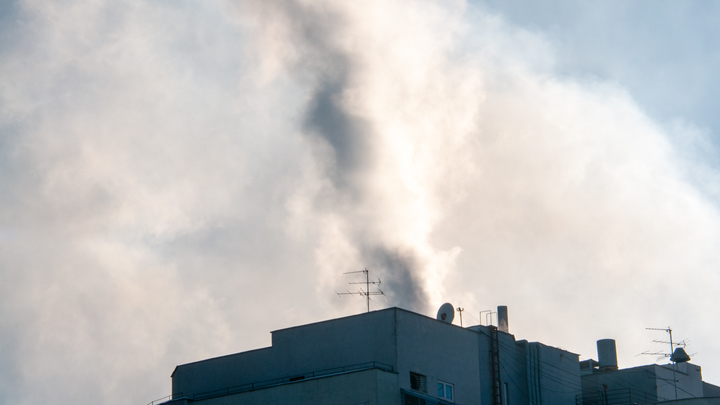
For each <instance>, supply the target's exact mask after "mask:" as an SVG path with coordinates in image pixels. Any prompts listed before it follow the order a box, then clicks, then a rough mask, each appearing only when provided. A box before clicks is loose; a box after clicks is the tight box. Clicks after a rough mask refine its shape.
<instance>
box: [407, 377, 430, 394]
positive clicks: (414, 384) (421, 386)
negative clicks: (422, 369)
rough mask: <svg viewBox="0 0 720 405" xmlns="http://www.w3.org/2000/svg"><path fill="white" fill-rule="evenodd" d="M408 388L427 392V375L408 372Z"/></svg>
mask: <svg viewBox="0 0 720 405" xmlns="http://www.w3.org/2000/svg"><path fill="white" fill-rule="evenodd" d="M410 388H412V389H414V390H415V391H420V392H427V377H425V376H424V375H422V374H418V373H413V372H411V373H410Z"/></svg>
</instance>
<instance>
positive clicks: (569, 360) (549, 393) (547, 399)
mask: <svg viewBox="0 0 720 405" xmlns="http://www.w3.org/2000/svg"><path fill="white" fill-rule="evenodd" d="M531 344H533V345H537V346H538V352H539V357H540V363H539V374H540V387H541V395H542V400H541V402H540V403H542V404H557V405H574V404H575V397H576V396H577V395H579V394H581V393H582V382H581V378H580V362H579V356H578V355H577V354H574V353H570V352H567V351H565V350H561V349H558V348H555V347H550V346H546V345H543V344H541V343H531Z"/></svg>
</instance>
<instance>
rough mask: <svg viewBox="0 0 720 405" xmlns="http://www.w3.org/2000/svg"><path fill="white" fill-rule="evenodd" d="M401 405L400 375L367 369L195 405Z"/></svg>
mask: <svg viewBox="0 0 720 405" xmlns="http://www.w3.org/2000/svg"><path fill="white" fill-rule="evenodd" d="M289 403H292V404H300V405H304V404H307V405H359V404H364V405H400V388H399V387H398V375H397V374H395V373H388V372H384V371H381V370H376V369H374V370H365V371H358V372H354V373H347V374H341V375H337V376H331V377H325V378H318V379H313V380H307V381H299V382H295V383H292V384H286V385H280V386H276V387H270V388H265V389H260V390H256V391H250V392H244V393H240V394H234V395H227V396H222V397H217V398H210V399H205V400H201V401H194V402H193V404H196V405H287V404H289Z"/></svg>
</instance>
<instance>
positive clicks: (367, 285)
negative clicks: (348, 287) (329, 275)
mask: <svg viewBox="0 0 720 405" xmlns="http://www.w3.org/2000/svg"><path fill="white" fill-rule="evenodd" d="M355 273H363V274H365V281H364V282H362V281H360V282H352V283H348V284H365V291H363V289H362V288H360V289H359V290H358V292H350V291H348V292H344V293H339V292H337V291H335V293H336V294H337V295H359V296H361V297H365V298H366V299H367V310H368V312H370V296H371V295H382V296H384V295H385V293H384V292H383V291H382V290H381V289H380V284H381V283H382V281H380V278H378V279H377V281H370V270H368V269H367V267H366V268H365V269H364V270H358V271H348V272H347V273H343V274H355ZM370 284H373V285H375V288H377V291H370ZM385 299H387V297H385Z"/></svg>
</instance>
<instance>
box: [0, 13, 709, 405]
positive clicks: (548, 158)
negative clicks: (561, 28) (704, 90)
mask: <svg viewBox="0 0 720 405" xmlns="http://www.w3.org/2000/svg"><path fill="white" fill-rule="evenodd" d="M13 12H14V13H16V16H17V17H16V18H15V20H14V22H13V24H12V25H11V28H8V29H5V30H4V31H3V32H2V41H3V42H4V43H10V42H12V43H13V44H14V45H13V46H8V47H0V49H5V50H4V51H2V53H1V54H0V77H2V79H0V80H1V82H0V130H1V131H2V133H3V136H2V140H1V141H0V142H1V143H0V154H1V155H2V159H1V160H0V161H1V162H2V163H0V178H1V179H3V181H2V182H0V190H2V191H3V195H4V197H3V198H2V199H0V243H2V250H0V252H1V254H0V266H2V273H1V274H0V276H1V277H2V283H0V294H2V296H3V305H2V307H1V309H0V311H1V314H2V315H1V316H0V343H1V344H2V347H5V348H9V350H6V351H3V354H2V355H0V356H2V362H3V364H7V365H8V366H6V367H3V370H2V371H0V401H2V402H14V403H20V404H23V403H37V402H41V401H45V402H49V401H53V402H71V401H72V402H82V401H84V400H85V401H87V402H90V401H92V402H97V401H102V402H105V403H119V402H123V403H125V402H127V401H128V399H130V400H131V401H133V402H138V403H143V401H145V402H144V403H146V402H149V401H150V400H152V399H154V398H155V397H160V396H162V395H165V394H167V393H169V379H168V376H169V374H170V372H171V371H172V367H174V365H176V364H180V363H184V362H188V361H193V360H198V359H202V358H205V357H209V356H214V355H221V354H225V353H228V352H233V351H239V350H245V349H249V348H255V347H258V346H262V345H267V344H268V343H269V342H268V340H267V332H268V331H269V330H273V329H277V328H281V327H287V326H292V325H296V324H301V323H306V322H310V321H315V320H321V319H327V318H329V317H332V316H337V315H342V314H350V313H356V312H359V311H362V310H363V308H364V303H363V302H360V301H359V300H353V299H339V298H337V297H335V296H333V292H332V291H333V290H334V289H338V290H341V289H343V288H344V283H346V282H347V281H354V280H353V279H350V278H347V277H346V276H343V275H342V273H343V272H346V271H354V270H360V269H362V268H364V267H368V268H370V269H371V271H372V272H373V273H372V274H374V275H376V276H379V277H381V278H382V280H383V288H384V289H385V291H386V293H387V298H388V301H384V300H382V299H380V300H374V301H373V308H380V307H384V306H393V305H398V306H402V307H406V308H410V309H415V310H419V311H422V312H423V313H426V314H429V315H432V313H433V311H434V308H435V307H436V306H437V305H439V304H440V303H442V302H444V301H448V300H450V301H451V302H453V303H454V304H456V305H461V306H463V307H465V308H466V310H467V312H466V314H468V315H469V316H473V315H472V314H473V313H475V314H477V311H479V310H483V309H489V308H492V307H494V306H495V305H502V304H507V305H509V306H510V316H511V319H510V328H511V331H513V332H515V333H517V335H518V337H520V338H529V339H538V340H541V341H543V342H545V343H548V344H553V345H561V346H564V347H565V348H567V349H569V350H571V351H577V352H580V353H581V354H582V355H583V356H584V357H592V356H594V341H595V340H596V339H599V338H604V337H614V338H617V339H618V348H619V352H620V360H621V365H628V364H622V363H623V361H628V362H629V361H635V362H638V361H639V362H645V361H649V360H647V359H639V360H638V359H632V355H634V354H636V353H637V352H639V351H641V350H644V349H646V347H645V346H642V345H646V344H647V342H649V341H650V340H651V338H654V337H656V336H652V335H650V336H648V335H647V334H645V333H644V330H643V328H644V327H646V326H665V325H666V324H672V325H673V326H674V328H676V330H681V331H683V333H687V334H688V335H690V336H692V337H693V342H694V344H695V347H696V348H697V349H698V350H701V351H702V352H701V354H699V355H698V356H697V358H696V359H697V360H698V363H699V364H703V361H707V363H708V364H712V363H714V362H716V361H714V360H716V359H715V358H713V357H712V355H710V354H709V353H712V352H713V351H716V350H715V349H716V348H717V346H716V345H717V344H716V343H714V342H713V340H712V339H711V336H712V334H713V332H714V330H713V327H712V319H713V318H712V313H711V311H710V308H713V307H714V306H716V305H717V299H716V297H714V296H713V292H712V291H711V290H710V288H709V287H708V286H712V285H717V281H718V280H717V276H716V275H715V274H714V273H713V271H712V269H713V267H712V266H713V265H714V263H717V259H718V257H717V256H718V254H717V253H716V252H715V251H714V250H715V249H714V247H715V246H717V245H718V242H719V241H720V235H719V234H718V232H719V230H720V226H718V225H719V224H720V221H719V220H718V212H717V206H716V205H715V204H714V203H713V202H712V196H713V195H716V192H717V191H716V190H713V189H712V184H714V183H713V179H716V178H717V174H716V172H715V171H714V170H712V169H709V168H708V167H706V166H703V165H702V164H701V163H698V162H696V161H694V160H693V159H694V158H695V157H697V156H698V154H697V152H696V149H694V148H695V146H694V145H697V142H695V141H690V142H687V145H689V146H687V145H686V146H683V147H682V148H679V147H678V144H679V143H683V142H677V141H676V140H677V139H683V137H685V136H686V134H690V135H692V136H696V137H697V136H698V135H697V131H695V130H693V129H692V124H682V125H677V126H675V127H673V128H665V127H662V126H660V125H659V124H657V123H654V122H653V121H652V120H650V119H649V118H647V117H646V116H645V115H644V114H643V112H642V109H641V108H640V107H639V106H637V105H636V104H635V102H634V101H633V99H632V98H631V97H630V96H629V95H628V94H627V93H626V92H625V91H623V89H621V88H618V87H617V86H615V85H612V84H608V83H602V82H598V81H593V80H590V79H588V80H579V79H574V80H570V79H567V78H562V77H559V76H558V75H556V74H554V72H553V66H554V62H553V55H552V44H550V43H548V41H547V40H545V39H544V38H543V37H542V36H540V35H538V34H535V33H531V32H528V31H524V30H522V29H519V28H517V27H512V26H509V25H508V24H506V23H504V22H503V21H502V19H501V18H499V17H497V16H492V15H487V14H483V13H480V12H479V11H477V10H475V9H473V8H472V7H468V6H466V5H464V4H463V3H460V2H433V1H420V0H416V1H411V0H403V1H373V2H363V3H362V4H360V3H353V2H330V1H322V0H317V1H300V0H298V1H290V0H288V1H274V2H270V3H268V2H253V1H245V2H240V3H230V2H201V3H200V2H198V3H193V2H190V3H187V4H184V5H177V4H170V3H168V4H164V3H158V4H154V5H151V4H147V3H144V2H140V1H128V2H124V3H121V4H115V5H108V4H104V3H100V2H74V1H70V0H68V1H65V2H61V3H58V2H50V1H43V0H34V1H25V2H20V3H17V7H16V9H15V10H14V11H13ZM708 184H709V185H710V186H709V187H708V186H707V185H708ZM483 321H484V320H483ZM683 337H684V336H683ZM638 347H641V348H640V349H638ZM690 351H691V352H692V350H690ZM706 353H707V354H706ZM708 375H713V374H712V370H708V369H707V367H706V377H707V376H708ZM714 375H718V374H714ZM130 387H132V388H130ZM84 398H87V399H84Z"/></svg>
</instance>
